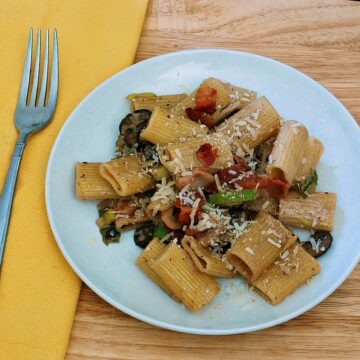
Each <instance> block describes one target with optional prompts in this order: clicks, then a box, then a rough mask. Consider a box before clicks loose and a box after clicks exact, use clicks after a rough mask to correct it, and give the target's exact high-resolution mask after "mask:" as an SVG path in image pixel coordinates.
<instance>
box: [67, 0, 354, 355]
mask: <svg viewBox="0 0 360 360" xmlns="http://www.w3.org/2000/svg"><path fill="white" fill-rule="evenodd" d="M204 47H212V48H229V49H237V50H243V51H249V52H253V53H257V54H260V55H265V56H269V57H272V58H274V59H276V60H279V61H282V62H284V63H287V64H289V65H291V66H294V67H296V68H298V69H299V70H301V71H303V72H304V73H305V74H307V75H309V76H311V77H312V78H314V79H315V80H317V81H318V82H320V83H321V84H322V85H324V86H325V87H326V88H327V89H329V90H330V91H331V92H332V93H333V94H334V95H335V96H336V97H337V98H338V99H339V100H340V101H342V102H343V104H344V105H345V106H346V107H347V108H348V109H349V111H350V112H351V113H352V114H353V116H354V117H355V119H357V121H358V122H359V123H360V101H359V97H360V2H356V1H334V0H331V1H329V0H326V1H313V0H312V1H309V0H307V1H304V0H303V1H287V0H272V1H267V0H252V1H237V0H227V1H214V0H197V1H194V0H177V1H175V0H173V1H171V0H154V1H152V2H151V3H150V6H149V9H148V15H147V19H146V22H145V24H144V28H143V34H142V38H141V41H140V44H139V49H138V53H137V58H136V60H137V61H140V60H143V59H145V58H148V57H152V56H155V55H159V54H162V53H165V52H169V51H176V50H180V49H189V48H204ZM354 236H358V235H357V234H354ZM359 289H360V267H359V266H358V268H357V269H356V270H355V271H354V272H353V273H352V275H351V276H350V277H349V278H348V279H347V280H346V281H345V283H344V284H343V285H342V286H341V287H340V288H339V289H338V290H337V291H336V292H335V293H334V294H332V295H331V296H330V297H329V298H327V299H326V300H325V301H323V302H322V303H321V304H320V305H318V306H317V307H315V308H314V309H312V310H310V311H309V312H307V313H305V314H303V315H301V316H299V317H298V318H296V319H294V320H291V321H289V322H287V323H285V324H282V325H279V326H276V327H274V328H271V329H266V330H262V331H258V332H256V333H251V334H242V335H232V336H218V337H206V336H199V335H188V334H180V333H175V332H171V331H167V330H162V329H158V328H156V327H153V326H151V325H148V324H145V323H142V322H140V321H138V320H135V319H133V318H131V317H129V316H128V315H125V314H124V313H122V312H120V311H118V310H116V309H114V308H113V307H111V306H110V305H108V304H107V303H105V302H104V301H103V300H101V299H100V298H99V297H98V296H97V295H95V294H94V293H93V292H92V291H91V290H90V289H89V288H88V287H86V286H83V289H82V292H81V296H80V300H79V304H78V309H77V314H76V317H75V321H74V326H73V331H72V335H71V339H70V342H69V348H68V353H67V356H66V359H67V360H85V359H86V360H105V359H107V360H110V359H112V360H114V359H149V360H152V359H154V360H155V359H156V360H159V359H169V358H171V359H173V360H176V359H185V358H187V359H219V360H220V359H221V360H226V359H237V358H239V359H240V358H241V359H264V360H267V359H287V360H293V359H307V358H308V359H359V358H360V297H359Z"/></svg>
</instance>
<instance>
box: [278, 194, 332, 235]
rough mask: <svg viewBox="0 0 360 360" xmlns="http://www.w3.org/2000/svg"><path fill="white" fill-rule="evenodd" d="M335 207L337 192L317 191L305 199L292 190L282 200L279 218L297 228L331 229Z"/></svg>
mask: <svg viewBox="0 0 360 360" xmlns="http://www.w3.org/2000/svg"><path fill="white" fill-rule="evenodd" d="M335 207H336V194H335V193H327V192H317V193H313V194H310V195H309V196H308V197H307V198H306V199H304V198H303V197H302V196H301V195H300V194H299V193H298V192H296V191H290V192H289V194H288V196H287V197H286V198H284V199H282V200H281V201H280V206H279V220H280V221H281V222H282V223H283V224H285V225H288V226H293V227H296V228H302V229H314V230H323V231H331V230H332V229H333V227H334V218H335Z"/></svg>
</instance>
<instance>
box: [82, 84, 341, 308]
mask: <svg viewBox="0 0 360 360" xmlns="http://www.w3.org/2000/svg"><path fill="white" fill-rule="evenodd" d="M127 99H128V100H129V103H130V108H131V112H130V113H129V114H128V115H126V116H125V118H124V119H122V120H121V122H120V125H119V136H118V139H117V142H116V152H115V155H114V159H112V160H111V161H108V162H104V163H99V162H79V163H77V164H76V165H75V170H76V184H75V185H76V195H77V197H78V198H79V199H81V200H97V201H99V202H98V204H97V208H98V212H99V218H98V219H97V225H98V227H99V230H100V233H101V235H102V238H103V241H104V243H105V244H106V245H109V244H110V243H114V242H118V241H119V240H120V237H121V233H123V232H125V231H128V230H130V229H135V235H134V241H135V244H136V245H137V246H139V247H141V248H142V249H144V250H143V251H142V253H141V254H140V255H139V256H138V258H137V259H136V265H137V266H138V268H139V269H140V270H141V271H142V272H143V273H144V274H145V275H146V276H148V277H149V278H150V279H151V280H152V281H154V282H155V283H156V284H157V285H158V286H159V287H160V288H162V289H163V290H164V291H165V292H166V293H167V294H168V295H170V296H171V297H172V298H173V299H174V300H175V301H177V302H179V303H182V304H184V305H185V306H186V307H187V308H188V309H189V310H191V311H198V310H201V309H202V308H203V307H205V306H206V305H208V304H209V303H210V302H211V301H212V300H213V299H214V297H215V296H216V295H217V293H218V292H219V291H220V286H219V284H218V281H217V278H234V277H239V276H241V277H242V278H244V279H245V281H246V282H247V283H248V284H249V286H250V287H252V288H253V289H254V290H256V291H257V292H258V293H259V294H260V295H261V296H262V297H263V298H264V299H265V300H266V301H268V302H269V303H271V304H273V305H276V304H278V303H280V302H281V301H283V300H284V299H285V298H286V297H287V296H288V295H290V294H292V293H293V292H294V291H295V290H296V289H297V288H299V287H300V286H302V285H304V284H305V283H307V282H308V281H309V280H310V279H311V278H312V277H313V276H314V275H316V274H317V273H319V271H320V265H319V263H318V261H317V260H316V258H317V257H319V256H321V255H323V254H324V253H325V252H326V251H327V250H328V249H329V248H330V246H331V243H332V240H333V238H332V235H331V233H330V231H332V230H333V226H334V215H335V207H336V194H335V193H329V192H319V191H317V190H316V187H317V183H318V175H317V172H316V168H317V166H318V163H319V160H320V157H321V155H322V153H323V151H324V147H323V144H322V143H321V142H320V140H319V139H317V138H315V137H313V136H311V135H310V134H309V133H308V131H307V129H306V127H305V126H304V125H303V124H302V123H300V122H298V121H295V120H284V119H282V118H281V116H280V115H279V114H278V112H277V111H276V109H275V108H274V107H273V106H272V104H271V103H270V102H269V100H268V99H267V98H266V97H265V96H261V97H258V96H257V94H256V92H255V91H251V90H248V89H244V88H240V87H237V86H234V85H232V84H229V83H225V82H223V81H221V80H218V79H215V78H209V79H206V80H204V81H203V82H202V83H201V84H200V85H199V86H198V88H197V89H195V90H194V92H192V93H191V94H190V95H187V94H174V95H162V96H157V95H156V94H154V93H136V94H130V95H129V96H128V97H127ZM293 228H300V229H307V230H308V231H309V232H310V235H309V238H308V239H306V240H305V241H300V240H299V239H298V237H297V236H296V235H294V234H293V231H292V229H293ZM294 296H295V295H294Z"/></svg>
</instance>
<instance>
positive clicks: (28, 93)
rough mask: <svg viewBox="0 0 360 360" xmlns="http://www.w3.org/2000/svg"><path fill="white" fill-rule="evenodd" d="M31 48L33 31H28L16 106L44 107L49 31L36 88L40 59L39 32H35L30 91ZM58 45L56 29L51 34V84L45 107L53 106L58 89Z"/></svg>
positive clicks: (46, 85) (47, 30) (47, 31)
mask: <svg viewBox="0 0 360 360" xmlns="http://www.w3.org/2000/svg"><path fill="white" fill-rule="evenodd" d="M32 47H33V29H30V33H29V39H28V44H27V50H26V59H25V65H24V72H23V77H22V81H21V87H20V92H19V98H18V105H20V106H30V107H35V106H36V107H44V106H45V99H46V95H47V87H48V63H49V29H46V32H45V46H44V61H43V65H42V76H41V86H40V89H39V88H38V83H39V72H40V57H41V30H40V29H38V32H37V44H36V54H35V61H34V70H33V78H32V86H31V90H30V83H31V81H30V80H31V79H30V76H31V75H32V72H31V58H32ZM58 66H59V64H58V45H57V33H56V29H55V30H54V34H53V51H52V65H51V82H50V86H49V90H48V101H47V104H46V106H48V105H50V106H55V104H56V99H57V89H58Z"/></svg>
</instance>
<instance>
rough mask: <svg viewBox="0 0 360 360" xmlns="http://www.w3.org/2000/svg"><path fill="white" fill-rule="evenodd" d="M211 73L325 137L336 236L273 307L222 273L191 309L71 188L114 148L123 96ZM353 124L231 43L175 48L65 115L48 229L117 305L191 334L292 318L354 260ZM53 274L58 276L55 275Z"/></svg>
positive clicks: (298, 80) (325, 172)
mask: <svg viewBox="0 0 360 360" xmlns="http://www.w3.org/2000/svg"><path fill="white" fill-rule="evenodd" d="M210 76H214V77H217V78H220V79H221V80H224V81H229V82H231V83H233V84H234V85H238V86H241V87H246V88H249V89H254V90H256V91H257V92H258V94H259V95H265V96H267V97H268V98H269V100H270V101H271V103H272V104H273V105H274V106H275V108H276V109H277V110H278V112H279V113H280V115H281V116H282V117H283V118H284V119H296V120H298V121H301V122H303V123H304V124H305V125H306V127H307V128H308V130H309V132H310V134H312V135H314V136H316V137H318V138H319V139H320V140H321V141H322V142H323V143H324V144H325V153H324V155H323V157H322V159H321V163H320V166H319V177H320V184H319V189H320V190H323V191H332V192H336V193H337V194H338V202H337V210H336V221H335V230H334V232H333V235H334V242H333V246H332V247H331V249H330V250H329V251H328V252H327V253H326V254H325V255H324V256H323V257H321V258H320V259H319V262H320V264H321V268H322V270H321V273H320V274H319V275H317V276H316V277H315V278H314V279H313V280H312V281H311V283H310V284H309V285H308V286H303V287H302V288H301V289H299V290H297V291H296V292H295V293H294V294H293V295H291V296H289V297H288V298H287V299H286V300H285V301H284V302H283V303H281V304H280V305H277V306H271V305H269V304H267V303H266V302H265V301H264V300H262V299H261V298H260V297H258V296H257V295H256V294H254V293H253V292H249V291H247V290H246V288H245V287H244V284H243V282H242V281H241V280H239V279H237V280H223V281H220V282H221V292H220V294H219V295H218V296H217V297H216V299H215V300H214V301H213V302H212V303H211V304H210V305H209V306H208V307H207V308H206V309H204V310H203V311H201V312H199V313H190V312H188V311H187V310H185V308H184V307H183V306H182V305H178V304H177V303H175V302H174V301H172V300H171V299H170V298H169V297H168V296H167V295H166V294H165V293H163V292H162V290H160V288H158V287H157V286H156V285H155V284H153V283H152V282H151V281H150V280H149V279H148V278H146V276H145V275H144V274H142V273H141V272H140V271H139V270H138V269H137V268H136V266H135V265H134V261H135V258H136V256H137V255H138V254H139V253H140V252H141V249H139V248H138V247H136V246H135V245H134V242H133V239H132V233H128V234H127V235H126V236H123V238H122V240H121V242H120V243H119V244H113V245H110V246H108V247H106V246H104V245H103V243H102V241H101V237H100V235H99V232H98V230H97V227H96V225H95V219H96V217H97V211H96V206H95V202H91V201H79V200H77V199H76V197H75V195H74V164H75V162H77V161H89V162H90V161H107V160H109V159H111V158H112V156H113V154H114V145H115V141H116V139H117V135H118V125H119V121H120V120H121V119H122V118H123V117H124V116H125V115H126V114H127V113H128V112H129V105H128V103H127V101H126V100H125V97H126V95H127V94H129V93H134V92H144V91H151V92H155V93H157V94H171V93H177V92H184V91H186V92H189V91H191V90H192V89H194V88H195V87H196V86H197V85H198V84H199V83H200V82H201V81H202V80H203V79H205V78H207V77H210ZM359 149H360V141H359V129H358V126H357V124H356V123H355V121H354V119H353V118H352V117H351V115H350V114H349V112H348V111H347V110H346V109H345V108H344V106H343V105H342V104H341V103H340V102H339V101H338V100H337V99H336V98H335V97H334V96H333V95H331V94H330V93H329V92H328V91H327V90H325V89H324V88H323V87H321V86H320V85H319V84H318V83H316V82H315V81H313V80H312V79H310V78H309V77H307V76H306V75H304V74H302V73H301V72H299V71H297V70H295V69H293V68H291V67H289V66H287V65H284V64H281V63H279V62H276V61H273V60H271V59H268V58H264V57H261V56H257V55H253V54H248V53H242V52H236V51H228V50H195V51H182V52H174V53H170V54H166V55H162V56H159V57H155V58H152V59H149V60H146V61H143V62H141V63H138V64H136V65H133V66H131V67H129V68H128V69H126V70H124V71H121V72H120V73H118V74H116V75H115V76H113V77H111V78H110V79H108V80H107V81H105V82H104V83H102V84H101V85H100V86H98V87H97V88H96V89H95V90H94V91H92V92H91V93H90V94H89V95H88V96H87V97H86V98H85V99H84V100H83V101H82V102H81V103H80V104H79V106H78V107H77V108H76V109H75V110H74V112H73V113H72V114H71V115H70V117H69V119H68V120H67V122H66V124H65V125H64V126H63V128H62V130H61V132H60V133H59V136H58V138H57V140H56V142H55V145H54V148H53V150H52V153H51V156H50V160H49V164H48V170H47V177H46V205H47V211H48V216H49V220H50V224H51V228H52V230H53V233H54V235H55V238H56V241H57V243H58V245H59V247H60V249H61V251H62V252H63V254H64V256H65V258H66V259H67V261H68V262H69V263H70V265H71V266H72V268H73V269H74V270H75V271H76V273H77V274H78V275H79V276H80V278H81V279H82V280H83V281H84V282H85V283H86V284H87V285H88V286H89V287H90V288H91V289H93V290H94V291H95V292H96V293H97V294H98V295H99V296H101V297H102V298H103V299H105V300H106V301H107V302H109V303H110V304H112V305H113V306H115V307H116V308H118V309H120V310H122V311H124V312H125V313H127V314H129V315H131V316H134V317H135V318H138V319H140V320H143V321H146V322H148V323H151V324H154V325H157V326H161V327H164V328H167V329H171V330H176V331H182V332H188V333H195V334H213V335H214V334H235V333H242V332H249V331H254V330H258V329H263V328H267V327H270V326H273V325H276V324H279V323H282V322H284V321H286V320H289V319H291V318H294V317H296V316H298V315H300V314H302V313H303V312H305V311H307V310H309V309H310V308H312V307H313V306H315V305H317V304H318V303H319V302H320V301H322V300H323V299H325V298H326V297H327V296H329V295H330V294H331V293H332V292H333V291H334V290H335V289H336V288H337V287H338V286H339V285H340V284H341V283H342V282H343V281H344V280H345V278H346V277H347V276H348V275H349V274H350V272H351V270H352V269H353V268H354V267H355V266H356V264H357V263H358V261H359V254H360V241H359V228H358V216H359V214H360V191H359V189H358V187H359V179H360V167H359ZM54 281H56V279H54Z"/></svg>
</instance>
